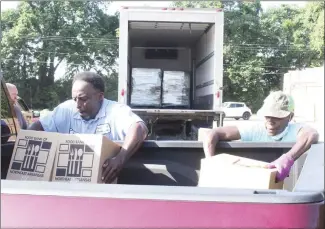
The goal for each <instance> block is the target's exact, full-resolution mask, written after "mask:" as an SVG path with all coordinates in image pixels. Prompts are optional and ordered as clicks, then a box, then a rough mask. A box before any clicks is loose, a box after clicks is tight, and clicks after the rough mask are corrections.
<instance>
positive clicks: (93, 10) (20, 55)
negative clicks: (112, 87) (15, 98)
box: [0, 1, 118, 109]
mask: <svg viewBox="0 0 325 229" xmlns="http://www.w3.org/2000/svg"><path fill="white" fill-rule="evenodd" d="M108 4H109V2H100V1H50V2H49V1H46V2H45V1H26V2H21V3H20V5H19V7H18V8H17V9H13V10H7V11H5V12H3V13H2V23H1V27H2V31H3V38H2V46H1V50H0V51H1V57H2V58H1V67H2V69H3V72H4V77H5V78H6V81H8V82H12V83H15V84H17V86H18V89H19V93H20V95H24V99H25V100H26V102H27V103H29V104H31V102H32V103H33V107H34V108H39V109H43V108H53V106H54V105H57V104H58V102H61V101H62V100H64V99H65V98H67V97H68V94H70V93H71V87H70V88H69V89H68V88H67V87H66V85H68V84H69V79H70V78H71V77H72V76H73V75H74V74H75V73H76V72H79V71H81V70H94V71H97V72H104V74H105V75H108V76H109V75H110V74H111V73H112V72H113V69H114V67H115V64H116V63H115V60H116V57H117V55H118V43H117V42H116V32H115V31H116V29H117V28H118V17H117V15H114V16H109V15H107V14H106V13H105V9H106V7H107V6H108ZM62 63H64V64H65V65H66V71H65V73H64V75H63V79H64V80H63V81H62V80H60V82H58V83H57V82H54V81H55V78H54V76H55V73H56V71H57V69H58V67H59V66H60V64H62ZM31 79H36V81H33V83H32V84H31V82H32V81H31ZM35 83H36V84H35ZM63 89H64V90H63ZM67 89H68V90H67ZM58 91H60V93H58ZM31 96H32V97H31ZM69 97H71V95H70V96H69Z"/></svg>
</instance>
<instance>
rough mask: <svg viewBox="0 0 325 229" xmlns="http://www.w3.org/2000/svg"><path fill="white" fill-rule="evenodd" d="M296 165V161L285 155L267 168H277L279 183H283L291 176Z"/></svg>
mask: <svg viewBox="0 0 325 229" xmlns="http://www.w3.org/2000/svg"><path fill="white" fill-rule="evenodd" d="M294 163H295V161H294V160H293V159H292V158H291V157H290V156H288V155H286V154H283V155H282V156H281V157H279V158H278V159H276V160H275V161H273V162H271V163H270V164H268V165H267V166H266V167H267V168H269V169H274V168H276V169H277V170H278V173H277V174H276V179H277V181H283V180H284V179H285V178H286V177H288V176H289V172H290V169H291V167H292V166H293V164H294Z"/></svg>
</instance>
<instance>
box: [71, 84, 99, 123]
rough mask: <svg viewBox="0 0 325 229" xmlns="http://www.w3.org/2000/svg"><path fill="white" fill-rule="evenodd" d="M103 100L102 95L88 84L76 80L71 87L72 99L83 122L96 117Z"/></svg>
mask: <svg viewBox="0 0 325 229" xmlns="http://www.w3.org/2000/svg"><path fill="white" fill-rule="evenodd" d="M103 98H104V94H103V93H102V92H99V91H98V90H96V89H95V88H94V87H93V86H92V85H91V84H90V83H87V82H85V81H82V80H77V81H76V82H74V84H73V85H72V99H73V100H74V101H75V102H76V106H77V109H78V112H79V113H80V116H81V117H82V118H83V119H85V120H89V119H91V118H94V117H95V116H96V115H97V113H98V111H99V109H100V106H101V101H102V100H103Z"/></svg>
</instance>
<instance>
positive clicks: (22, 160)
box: [9, 136, 52, 177]
mask: <svg viewBox="0 0 325 229" xmlns="http://www.w3.org/2000/svg"><path fill="white" fill-rule="evenodd" d="M51 146H52V143H51V142H47V139H46V138H44V139H42V138H37V137H27V136H26V137H25V139H18V145H17V148H16V151H15V152H14V158H13V161H12V165H11V168H10V171H9V173H12V174H19V175H27V176H36V177H44V173H45V168H46V164H47V162H48V157H49V153H50V149H51Z"/></svg>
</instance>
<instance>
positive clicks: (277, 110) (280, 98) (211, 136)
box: [203, 91, 318, 181]
mask: <svg viewBox="0 0 325 229" xmlns="http://www.w3.org/2000/svg"><path fill="white" fill-rule="evenodd" d="M257 114H258V115H259V116H263V117H264V118H265V121H264V123H254V124H252V125H249V126H241V127H237V126H225V127H219V128H216V129H213V130H211V131H210V132H209V133H207V135H206V137H205V138H204V140H203V147H204V153H205V156H206V157H211V156H213V155H214V152H215V147H216V144H217V143H218V142H219V141H231V140H241V141H247V142H295V145H294V146H293V147H292V148H291V150H289V152H287V153H286V154H283V155H282V156H281V157H279V158H278V159H277V160H275V161H273V162H271V163H270V164H269V166H268V167H269V168H277V170H278V174H277V180H279V181H282V180H284V179H285V178H286V177H287V176H288V175H289V172H290V169H291V167H292V165H293V164H294V161H295V160H297V159H298V158H299V157H300V156H301V155H302V154H303V153H304V152H306V151H307V150H308V149H309V148H310V146H311V145H312V144H314V143H317V141H318V133H317V131H316V130H315V129H313V128H311V127H308V126H305V125H302V124H298V123H290V121H291V120H292V118H293V116H294V101H293V99H292V97H291V96H289V95H287V94H285V93H283V92H282V91H276V92H271V93H270V95H269V96H268V97H267V98H266V99H265V100H264V104H263V106H262V108H261V109H260V110H259V111H258V112H257Z"/></svg>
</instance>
